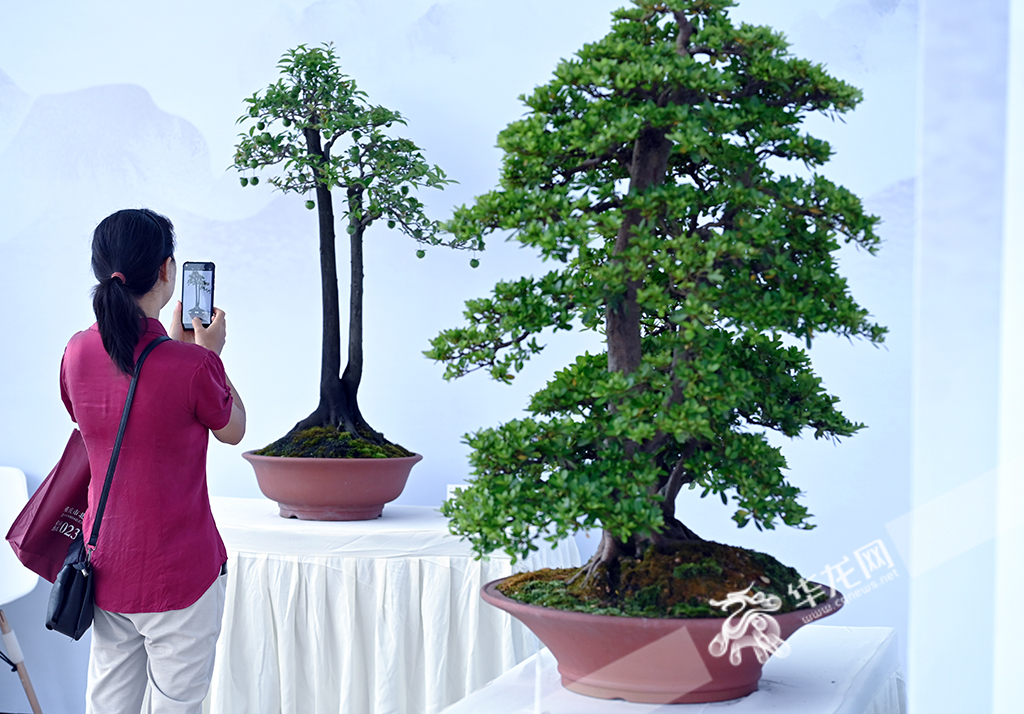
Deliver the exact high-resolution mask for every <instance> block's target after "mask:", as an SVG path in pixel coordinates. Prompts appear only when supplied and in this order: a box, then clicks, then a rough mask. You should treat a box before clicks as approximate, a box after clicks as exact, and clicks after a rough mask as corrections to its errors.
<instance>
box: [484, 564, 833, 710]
mask: <svg viewBox="0 0 1024 714" xmlns="http://www.w3.org/2000/svg"><path fill="white" fill-rule="evenodd" d="M501 582H502V580H495V581H493V582H490V583H488V584H487V585H485V586H484V587H483V589H482V591H481V595H482V596H483V599H484V600H485V601H487V602H488V603H490V604H491V605H494V606H495V607H498V608H501V609H502V610H505V611H506V612H508V613H509V614H511V615H512V616H513V617H516V618H517V619H519V620H520V621H522V623H523V624H524V625H526V626H527V627H528V628H530V630H532V631H533V633H534V634H535V635H537V637H538V638H539V639H540V641H541V642H543V643H544V645H545V646H546V647H547V648H548V649H549V650H551V654H552V655H554V657H555V659H556V660H557V661H558V672H559V674H561V675H562V686H564V687H565V688H566V689H569V690H571V691H574V692H577V693H579V694H586V695H588V696H591V697H599V698H601V699H625V700H626V701H629V702H644V703H650V704H670V703H671V704H678V703H698V702H719V701H724V700H727V699H736V698H739V697H744V696H746V695H748V694H750V693H752V692H754V691H756V690H757V682H758V680H759V679H760V678H761V667H762V662H761V661H759V659H758V657H757V655H756V652H755V650H754V648H753V647H751V646H749V645H744V641H743V640H740V641H739V644H740V645H742V647H741V648H737V649H739V654H740V656H741V657H740V658H738V659H739V664H738V665H734V664H732V662H731V661H730V659H731V652H730V651H725V652H724V653H722V654H721V656H717V657H716V656H714V655H712V654H711V650H712V642H713V641H714V640H715V638H716V636H719V635H720V634H721V633H722V632H723V624H724V623H725V622H726V618H717V617H709V618H688V619H653V618H640V617H618V616H613V615H591V614H588V613H583V612H569V611H566V610H556V609H554V608H547V607H541V606H539V605H528V604H526V603H522V602H519V601H517V600H513V599H512V598H510V597H507V596H505V595H502V594H501V592H499V591H498V588H497V586H498V585H499V584H500V583H501ZM822 591H823V593H827V592H828V588H826V587H824V586H822ZM842 606H843V596H842V594H841V593H840V592H839V591H833V594H832V597H830V598H828V599H827V600H825V601H822V602H820V603H819V604H818V605H817V607H813V608H806V609H802V610H796V611H794V612H787V613H782V614H775V613H768V614H771V616H772V618H773V619H774V620H775V622H776V623H778V628H779V637H780V638H781V639H783V640H785V639H787V638H788V637H789V636H790V635H792V634H793V633H794V632H796V631H797V629H799V628H800V627H801V626H803V625H805V624H807V623H809V622H813V621H814V620H818V619H821V618H822V617H825V616H827V615H831V614H832V613H834V612H836V611H837V610H839V608H841V607H842ZM762 622H763V621H762ZM755 627H757V625H755ZM784 654H786V651H785V650H784V649H780V651H779V652H778V653H777V654H776V655H775V656H783V655H784Z"/></svg>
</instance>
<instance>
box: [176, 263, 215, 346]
mask: <svg viewBox="0 0 1024 714" xmlns="http://www.w3.org/2000/svg"><path fill="white" fill-rule="evenodd" d="M214 270H215V266H214V264H213V263H198V262H188V263H185V264H184V265H182V266H181V324H182V327H184V328H185V329H186V330H191V329H192V318H195V317H198V318H199V319H200V320H202V322H203V325H204V326H206V325H209V324H210V321H211V320H212V319H213V275H214Z"/></svg>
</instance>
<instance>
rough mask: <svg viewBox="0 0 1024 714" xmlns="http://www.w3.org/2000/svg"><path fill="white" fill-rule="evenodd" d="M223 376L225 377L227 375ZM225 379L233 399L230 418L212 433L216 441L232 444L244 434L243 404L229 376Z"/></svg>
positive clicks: (238, 440)
mask: <svg viewBox="0 0 1024 714" xmlns="http://www.w3.org/2000/svg"><path fill="white" fill-rule="evenodd" d="M224 376H225V377H227V375H224ZM227 380H228V388H229V389H230V390H231V397H232V399H233V400H234V404H233V405H232V407H231V420H230V421H229V422H228V424H227V426H225V427H224V428H223V429H217V430H216V431H214V432H213V435H214V436H215V437H216V438H217V441H221V442H223V443H225V444H231V445H232V446H234V445H235V444H237V443H238V442H240V441H241V440H242V437H243V436H245V405H244V404H242V398H241V397H239V396H238V390H236V389H235V385H233V384H232V383H231V378H230V377H227Z"/></svg>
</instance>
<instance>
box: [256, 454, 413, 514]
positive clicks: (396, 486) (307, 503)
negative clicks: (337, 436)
mask: <svg viewBox="0 0 1024 714" xmlns="http://www.w3.org/2000/svg"><path fill="white" fill-rule="evenodd" d="M242 458H244V459H245V460H246V461H248V462H249V463H250V464H252V468H253V470H254V471H255V472H256V482H257V483H258V484H259V487H260V491H262V492H263V495H264V496H266V497H267V498H269V499H270V500H272V501H277V503H278V505H279V506H280V508H281V517H282V518H299V519H301V520H304V521H369V520H373V519H374V518H377V517H378V516H380V514H381V512H382V511H383V510H384V504H385V503H389V502H391V501H394V500H395V499H396V498H398V496H399V495H400V494H401V493H402V489H404V488H405V482H406V481H407V480H408V479H409V471H410V470H412V467H413V466H414V465H415V464H416V462H418V461H420V460H421V459H422V458H423V457H422V456H420V455H419V454H414V455H412V456H407V457H404V458H398V459H304V458H295V457H280V456H257V455H256V454H255V453H253V452H252V451H246V452H245V453H244V454H242Z"/></svg>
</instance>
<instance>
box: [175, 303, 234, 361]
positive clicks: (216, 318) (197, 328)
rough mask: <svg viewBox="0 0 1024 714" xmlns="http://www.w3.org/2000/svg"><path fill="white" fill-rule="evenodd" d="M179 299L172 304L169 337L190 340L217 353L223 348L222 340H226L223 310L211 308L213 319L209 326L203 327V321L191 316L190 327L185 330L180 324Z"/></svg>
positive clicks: (180, 308)
mask: <svg viewBox="0 0 1024 714" xmlns="http://www.w3.org/2000/svg"><path fill="white" fill-rule="evenodd" d="M181 311H182V307H181V301H180V300H179V301H178V304H177V305H175V306H174V318H173V321H172V322H171V329H170V337H171V338H172V339H175V340H178V341H179V342H192V343H195V344H197V345H199V346H200V347H205V348H206V349H208V350H211V351H213V352H216V353H217V354H218V355H219V354H220V353H221V352H222V351H223V349H224V342H225V341H226V340H227V321H226V318H225V315H224V311H223V310H221V309H220V308H217V307H215V308H213V320H212V321H211V322H210V326H209V327H203V322H202V320H200V319H199V318H198V317H195V318H192V329H191V330H186V329H185V328H183V327H182V325H181Z"/></svg>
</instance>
